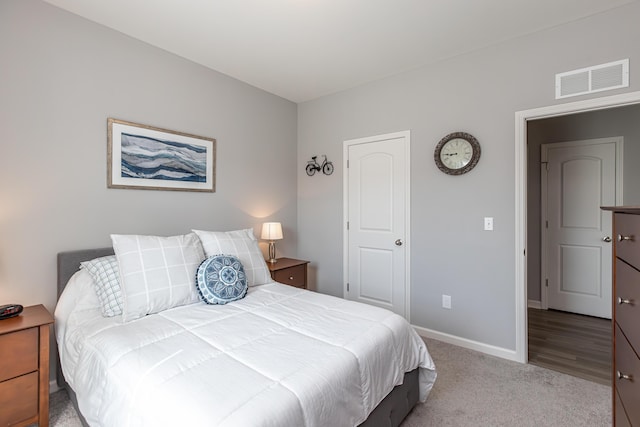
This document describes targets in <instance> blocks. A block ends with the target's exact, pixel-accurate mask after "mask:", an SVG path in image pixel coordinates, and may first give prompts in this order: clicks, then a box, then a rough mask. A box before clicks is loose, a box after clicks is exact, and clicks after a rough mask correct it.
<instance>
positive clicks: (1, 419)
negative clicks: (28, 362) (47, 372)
mask: <svg viewBox="0 0 640 427" xmlns="http://www.w3.org/2000/svg"><path fill="white" fill-rule="evenodd" d="M0 408H11V410H10V411H5V410H1V411H0V425H3V426H10V425H14V424H17V423H19V422H21V421H26V420H29V421H30V422H31V423H33V422H37V420H38V373H37V372H32V373H30V374H27V375H22V376H20V377H18V378H14V379H12V380H9V381H4V382H1V383H0Z"/></svg>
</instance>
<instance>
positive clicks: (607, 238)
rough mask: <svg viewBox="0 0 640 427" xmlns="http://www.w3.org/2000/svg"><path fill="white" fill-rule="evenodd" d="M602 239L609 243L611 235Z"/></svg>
mask: <svg viewBox="0 0 640 427" xmlns="http://www.w3.org/2000/svg"><path fill="white" fill-rule="evenodd" d="M602 241H603V242H607V243H609V242H610V241H611V237H609V236H607V237H603V238H602Z"/></svg>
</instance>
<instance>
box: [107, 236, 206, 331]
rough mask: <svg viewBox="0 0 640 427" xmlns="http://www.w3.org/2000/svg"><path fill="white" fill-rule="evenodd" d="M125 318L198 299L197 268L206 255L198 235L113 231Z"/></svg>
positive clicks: (193, 301)
mask: <svg viewBox="0 0 640 427" xmlns="http://www.w3.org/2000/svg"><path fill="white" fill-rule="evenodd" d="M111 241H112V242H113V249H114V251H115V253H116V257H117V259H118V267H119V268H120V285H121V287H122V296H123V303H124V304H123V308H122V319H123V321H125V322H128V321H130V320H134V319H138V318H141V317H144V316H146V315H147V314H151V313H158V312H161V311H163V310H167V309H169V308H172V307H177V306H180V305H186V304H192V303H195V302H198V301H199V296H198V292H197V290H196V282H195V277H196V270H197V269H198V266H199V265H200V263H201V262H202V261H203V260H204V259H205V257H204V252H203V250H202V245H201V244H200V240H199V239H198V236H196V235H195V234H193V233H189V234H186V235H184V236H171V237H159V236H137V235H121V234H112V235H111Z"/></svg>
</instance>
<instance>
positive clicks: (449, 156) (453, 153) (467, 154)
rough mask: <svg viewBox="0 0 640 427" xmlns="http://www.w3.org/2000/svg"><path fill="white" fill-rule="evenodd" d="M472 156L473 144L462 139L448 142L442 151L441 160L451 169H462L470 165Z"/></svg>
mask: <svg viewBox="0 0 640 427" xmlns="http://www.w3.org/2000/svg"><path fill="white" fill-rule="evenodd" d="M472 156H473V147H472V146H471V143H470V142H469V141H467V140H466V139H462V138H455V139H451V140H449V141H447V143H446V144H444V146H443V147H442V150H440V160H441V161H442V164H444V165H445V166H446V167H448V168H449V169H462V168H463V167H465V166H466V165H468V164H469V162H470V161H471V157H472Z"/></svg>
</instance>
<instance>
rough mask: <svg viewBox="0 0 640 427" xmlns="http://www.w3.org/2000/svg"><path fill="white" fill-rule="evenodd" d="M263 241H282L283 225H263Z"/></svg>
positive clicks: (275, 223) (272, 223) (270, 223)
mask: <svg viewBox="0 0 640 427" xmlns="http://www.w3.org/2000/svg"><path fill="white" fill-rule="evenodd" d="M261 237H262V239H263V240H280V239H282V224H280V223H279V222H265V223H264V224H262V236H261Z"/></svg>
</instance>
